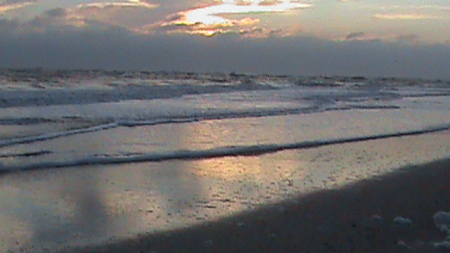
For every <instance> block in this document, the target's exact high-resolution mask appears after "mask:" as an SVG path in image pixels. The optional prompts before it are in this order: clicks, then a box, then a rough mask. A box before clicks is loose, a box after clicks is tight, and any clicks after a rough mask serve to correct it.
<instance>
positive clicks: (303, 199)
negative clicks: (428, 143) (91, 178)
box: [64, 159, 450, 252]
mask: <svg viewBox="0 0 450 253" xmlns="http://www.w3.org/2000/svg"><path fill="white" fill-rule="evenodd" d="M449 182H450V159H445V160H440V161H435V162H432V163H428V164H424V165H420V166H410V167H403V168H401V169H399V170H397V171H396V172H393V173H390V174H387V175H384V176H381V177H376V178H372V179H366V180H363V181H359V182H356V183H353V184H350V185H347V186H344V187H342V188H339V189H334V190H322V191H317V192H313V193H310V194H306V195H301V196H298V197H296V198H293V199H289V200H286V201H283V202H281V203H276V204H270V205H268V206H264V207H261V208H259V209H257V210H253V211H248V212H246V213H241V214H238V215H236V216H233V217H229V218H224V219H221V220H218V221H213V222H209V223H204V224H201V225H196V226H191V227H188V228H183V229H179V230H175V231H170V232H163V233H156V234H143V235H140V236H138V237H137V238H136V239H129V240H124V241H118V242H112V243H110V244H105V245H100V246H89V247H85V248H76V249H75V248H71V249H67V250H66V251H64V252H448V249H447V251H446V250H445V249H441V248H436V247H433V245H432V243H433V242H441V241H443V240H445V237H446V235H445V234H444V233H442V232H440V231H439V230H438V229H437V228H436V227H435V225H434V223H433V214H434V213H436V212H438V211H450V197H449V196H450V184H449ZM398 216H402V217H406V218H409V219H411V220H412V222H413V223H412V225H400V224H396V223H395V222H394V219H395V218H396V217H398Z"/></svg>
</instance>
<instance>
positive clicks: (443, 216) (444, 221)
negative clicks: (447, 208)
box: [433, 211, 450, 233]
mask: <svg viewBox="0 0 450 253" xmlns="http://www.w3.org/2000/svg"><path fill="white" fill-rule="evenodd" d="M433 220H434V225H435V226H436V227H437V228H438V229H439V230H440V231H441V232H444V233H450V213H448V212H443V211H441V212H437V213H435V214H434V215H433Z"/></svg>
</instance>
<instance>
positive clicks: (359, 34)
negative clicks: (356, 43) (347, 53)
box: [345, 32, 366, 40]
mask: <svg viewBox="0 0 450 253" xmlns="http://www.w3.org/2000/svg"><path fill="white" fill-rule="evenodd" d="M365 37H366V34H365V33H364V32H355V33H349V34H347V36H345V39H346V40H358V39H361V38H365Z"/></svg>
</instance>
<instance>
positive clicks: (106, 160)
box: [0, 124, 450, 173]
mask: <svg viewBox="0 0 450 253" xmlns="http://www.w3.org/2000/svg"><path fill="white" fill-rule="evenodd" d="M446 130H450V124H446V125H441V126H434V127H429V128H424V129H420V130H412V131H405V132H395V133H387V134H378V135H368V136H361V137H349V138H339V139H324V140H315V141H305V142H295V143H288V144H266V145H249V146H226V147H219V148H213V149H207V150H178V151H169V152H163V153H148V154H143V155H136V156H126V157H88V158H82V159H77V160H72V161H58V162H42V163H34V164H26V165H20V166H5V167H0V172H3V173H7V172H18V171H27V170H39V169H51V168H67V167H75V166H94V165H107V164H126V163H142V162H161V161H167V160H200V159H207V158H214V157H227V156H255V155H262V154H267V153H275V152H279V151H283V150H291V149H309V148H318V147H322V146H328V145H337V144H345V143H353V142H361V141H370V140H378V139H387V138H393V137H402V136H411V135H421V134H427V133H434V132H440V131H446Z"/></svg>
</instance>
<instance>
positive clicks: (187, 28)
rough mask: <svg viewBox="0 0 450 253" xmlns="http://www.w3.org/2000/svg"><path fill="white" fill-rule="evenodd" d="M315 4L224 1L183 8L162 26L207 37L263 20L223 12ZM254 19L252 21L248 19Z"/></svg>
mask: <svg viewBox="0 0 450 253" xmlns="http://www.w3.org/2000/svg"><path fill="white" fill-rule="evenodd" d="M308 7H311V5H310V4H302V3H298V2H293V1H290V0H283V1H277V0H245V1H242V0H224V1H223V2H222V3H221V4H215V5H209V6H206V7H200V8H195V9H190V10H187V11H182V12H179V13H177V14H176V15H175V16H176V17H177V18H176V19H174V15H171V16H169V17H168V20H166V22H162V23H161V26H162V27H164V28H165V29H170V27H172V28H171V29H170V30H174V31H177V32H185V33H188V34H199V35H204V36H212V35H215V34H221V33H242V31H243V30H246V31H248V30H252V29H258V27H253V28H252V29H249V28H243V27H245V26H249V23H252V25H254V23H256V21H258V22H259V19H252V18H249V17H246V18H243V19H232V18H227V17H224V16H223V15H227V16H229V15H231V14H255V13H271V12H278V13H281V12H286V11H289V10H295V9H301V8H308ZM248 21H251V22H248Z"/></svg>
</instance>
